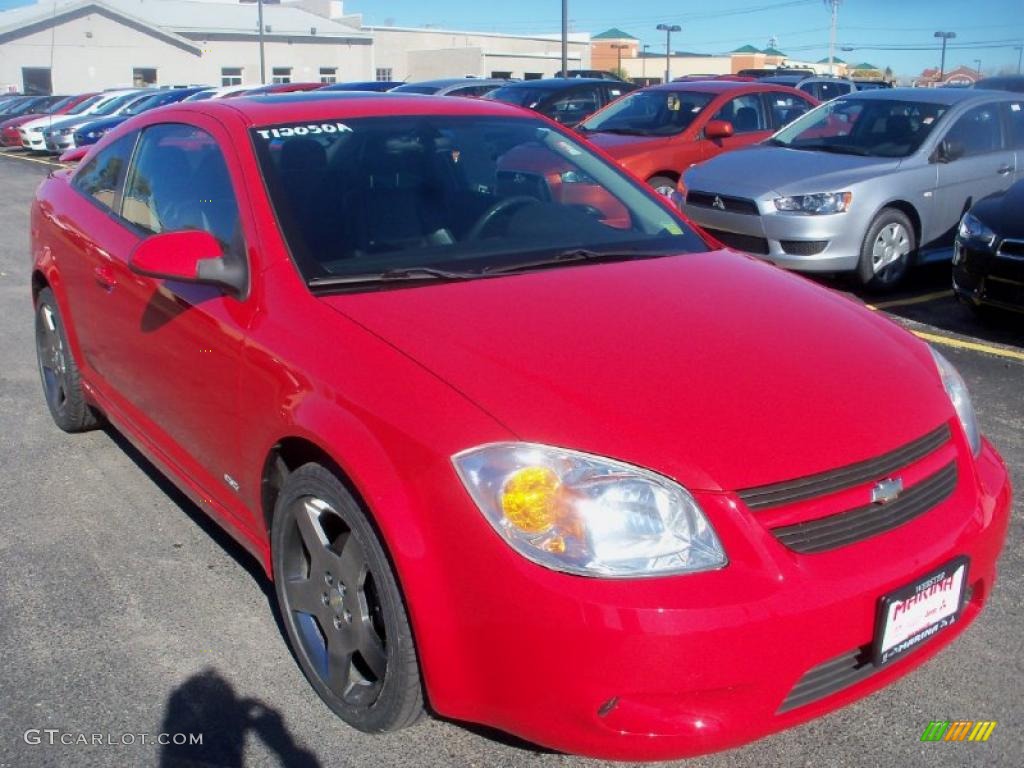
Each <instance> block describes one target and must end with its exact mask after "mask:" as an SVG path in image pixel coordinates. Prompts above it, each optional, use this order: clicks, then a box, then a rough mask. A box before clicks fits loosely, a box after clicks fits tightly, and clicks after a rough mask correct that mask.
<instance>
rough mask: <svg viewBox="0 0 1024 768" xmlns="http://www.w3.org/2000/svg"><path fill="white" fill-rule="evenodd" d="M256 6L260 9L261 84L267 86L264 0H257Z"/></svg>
mask: <svg viewBox="0 0 1024 768" xmlns="http://www.w3.org/2000/svg"><path fill="white" fill-rule="evenodd" d="M256 6H257V7H258V8H259V17H260V84H261V85H266V84H267V64H266V60H265V59H264V58H263V0H256Z"/></svg>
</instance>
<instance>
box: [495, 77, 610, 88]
mask: <svg viewBox="0 0 1024 768" xmlns="http://www.w3.org/2000/svg"><path fill="white" fill-rule="evenodd" d="M587 83H597V84H599V85H607V84H608V83H611V84H612V85H616V84H619V85H622V84H623V83H622V81H621V80H605V79H604V78H600V77H546V78H544V79H543V80H521V81H519V82H514V81H513V82H510V83H507V84H506V85H505V86H504V87H505V88H551V87H553V86H554V87H560V88H571V87H573V86H577V85H586V84H587Z"/></svg>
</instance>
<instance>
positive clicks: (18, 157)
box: [0, 152, 64, 168]
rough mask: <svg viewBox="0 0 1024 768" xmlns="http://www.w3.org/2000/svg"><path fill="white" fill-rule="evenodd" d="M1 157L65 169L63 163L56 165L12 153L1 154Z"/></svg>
mask: <svg viewBox="0 0 1024 768" xmlns="http://www.w3.org/2000/svg"><path fill="white" fill-rule="evenodd" d="M0 157H9V158H11V159H12V160H26V161H28V162H30V163H39V164H40V165H51V166H53V167H54V168H63V167H64V164H63V163H55V162H53V161H52V160H43V159H42V158H40V157H28V156H27V155H15V154H12V153H10V152H0Z"/></svg>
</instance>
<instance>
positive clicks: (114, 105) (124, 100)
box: [93, 93, 139, 116]
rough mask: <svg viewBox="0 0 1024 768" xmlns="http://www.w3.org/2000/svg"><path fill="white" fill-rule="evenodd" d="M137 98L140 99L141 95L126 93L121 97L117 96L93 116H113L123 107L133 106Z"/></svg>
mask: <svg viewBox="0 0 1024 768" xmlns="http://www.w3.org/2000/svg"><path fill="white" fill-rule="evenodd" d="M108 98H109V97H108ZM137 98H139V94H137V93H125V94H122V95H121V96H115V97H114V98H112V99H109V101H107V103H106V104H104V105H103V106H102V107H100V108H99V109H97V110H96V111H95V112H93V114H94V115H98V116H104V115H112V114H114V113H115V112H117V111H118V110H119V109H121V107H124V106H125V105H127V104H131V103H132V102H133V101H135V100H136V99H137Z"/></svg>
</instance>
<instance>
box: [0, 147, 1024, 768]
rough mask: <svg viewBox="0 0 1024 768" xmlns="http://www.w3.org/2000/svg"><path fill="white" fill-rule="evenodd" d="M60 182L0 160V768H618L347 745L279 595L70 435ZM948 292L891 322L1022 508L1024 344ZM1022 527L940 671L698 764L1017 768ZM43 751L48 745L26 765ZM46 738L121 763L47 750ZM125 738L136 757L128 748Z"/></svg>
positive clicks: (473, 732) (200, 529) (458, 742)
mask: <svg viewBox="0 0 1024 768" xmlns="http://www.w3.org/2000/svg"><path fill="white" fill-rule="evenodd" d="M51 167H52V166H51V165H48V164H46V163H45V162H41V161H40V160H39V159H38V158H25V157H24V156H21V155H3V156H0V233H2V237H0V328H2V332H0V464H2V467H3V470H4V471H3V472H2V473H0V525H2V533H0V768H13V767H14V766H19V767H20V766H42V765H47V766H48V765H53V766H78V765H82V766H106V765H110V766H119V767H120V766H135V765H140V766H141V765H160V766H164V767H170V766H190V765H196V766H199V765H202V766H207V765H209V766H243V765H244V766H272V765H284V766H289V767H290V766H299V767H301V768H305V767H307V766H309V767H312V766H345V765H351V766H356V765H360V766H362V765H367V764H375V765H376V764H380V765H402V766H451V765H458V766H497V765H501V766H538V767H546V766H597V765H602V764H603V763H600V762H599V761H593V760H586V759H582V758H576V757H569V756H564V755H558V754H552V753H548V752H544V751H542V750H539V749H536V748H533V747H531V746H529V745H526V744H522V743H520V742H518V741H516V740H515V739H513V738H511V737H508V736H504V735H502V734H500V733H495V732H491V731H486V730H484V729H481V728H477V727H471V726H464V725H462V724H457V723H452V722H446V721H442V720H438V719H434V718H429V719H425V720H423V721H421V722H420V723H419V724H418V725H416V726H415V727H413V728H411V729H409V730H406V731H403V732H400V733H397V734H391V735H387V736H377V737H372V736H367V735H364V734H361V733H358V732H356V731H354V730H352V729H350V728H348V727H347V726H345V725H344V724H342V723H341V722H340V721H338V720H336V719H335V718H334V716H333V715H331V713H330V712H329V711H328V709H327V708H326V706H324V705H323V704H322V703H321V702H320V700H319V699H318V698H317V697H316V695H315V694H314V693H313V691H312V689H311V688H310V687H309V686H308V685H307V684H306V682H305V680H304V679H303V677H302V675H301V673H300V671H299V669H298V667H297V665H296V664H295V663H294V661H293V660H292V657H291V655H290V654H289V651H288V649H287V647H286V644H285V640H284V637H283V634H282V632H281V629H280V628H279V625H278V623H277V621H276V620H275V614H274V610H273V608H272V604H273V591H272V589H271V587H270V585H269V584H268V582H267V581H266V579H265V578H264V577H263V575H262V572H261V570H260V569H259V567H258V565H257V564H256V563H255V562H254V561H253V560H251V558H250V557H249V556H248V555H247V554H246V553H245V552H244V551H243V550H242V548H241V547H240V546H238V545H236V544H235V543H234V542H233V541H232V540H231V539H230V538H229V537H228V536H227V535H226V534H224V533H222V532H221V531H220V529H219V528H218V527H217V526H216V525H215V524H213V523H212V522H210V521H209V520H208V519H207V518H205V517H204V515H203V514H202V513H201V512H200V511H199V510H198V509H197V508H195V507H194V506H193V505H191V504H190V503H189V502H188V501H186V500H185V498H184V497H183V496H182V495H181V494H179V493H178V492H177V491H175V490H174V488H173V487H172V486H171V485H170V483H169V482H167V481H166V480H164V479H163V478H162V477H161V476H160V475H158V473H157V472H156V471H155V470H154V469H153V468H152V467H151V466H150V465H149V464H148V462H147V461H146V460H145V459H144V458H142V457H141V456H140V455H139V454H138V453H137V452H136V451H135V450H134V449H133V448H131V447H130V446H129V445H128V444H127V442H126V441H124V440H123V439H122V438H121V437H120V436H119V435H117V433H116V432H113V431H97V432H92V433H88V434H83V435H76V436H68V435H65V434H63V433H62V432H60V431H59V430H58V429H57V428H56V427H55V426H54V425H53V423H52V422H51V420H50V417H49V414H48V413H47V410H46V407H45V404H44V402H43V399H42V396H41V393H40V387H39V382H38V374H37V371H36V365H35V357H34V350H33V334H32V310H31V306H30V299H29V289H28V277H29V270H30V262H29V247H28V244H29V234H28V207H29V201H30V200H31V197H32V193H33V191H34V189H35V187H36V185H37V184H38V182H39V180H40V179H41V178H42V177H43V176H44V175H45V174H46V173H47V172H48V171H49V170H50V169H51ZM948 282H949V281H948V265H944V266H941V267H934V268H929V269H926V270H921V271H919V272H918V273H917V274H915V276H914V278H913V281H912V283H911V285H909V286H908V288H907V290H906V291H904V292H902V293H900V294H898V295H896V296H891V297H886V299H885V300H884V301H883V300H878V301H874V302H873V306H874V307H875V308H876V309H877V311H880V312H885V313H887V314H888V315H890V316H891V317H892V318H893V319H894V320H895V321H896V322H898V323H900V324H902V325H904V326H906V327H908V328H910V329H911V330H913V331H915V332H918V333H920V334H922V335H925V337H926V338H929V339H930V340H931V341H933V342H934V343H936V344H938V345H939V346H940V348H941V350H942V352H943V353H944V354H946V355H947V357H949V358H950V360H951V361H952V362H953V363H954V364H955V365H957V366H958V367H959V369H960V371H961V372H962V373H963V375H964V378H965V379H966V380H967V383H968V385H969V386H970V388H971V391H972V394H973V398H974V403H975V406H976V408H977V410H978V413H979V417H980V420H981V423H982V426H983V429H984V431H985V433H986V434H987V435H988V437H989V438H990V439H991V440H992V442H993V443H995V444H996V445H997V447H998V448H999V449H1000V450H1001V451H1002V453H1003V456H1004V458H1005V460H1006V462H1007V464H1008V465H1009V466H1010V469H1011V472H1012V474H1013V479H1014V485H1015V487H1016V488H1018V489H1019V488H1022V487H1024V397H1022V393H1024V327H1022V325H1021V324H1020V323H1017V324H1015V325H1012V324H1011V322H1012V321H1011V320H1009V319H1008V320H1007V323H1006V324H1005V325H1002V326H1001V325H994V326H987V325H982V324H980V323H979V322H978V321H977V320H976V319H974V317H973V316H972V315H971V314H970V312H969V311H968V310H967V309H966V308H964V307H961V306H959V305H958V304H956V302H955V301H954V300H953V299H952V297H951V295H950V294H949V291H948ZM832 285H835V286H837V287H840V288H841V287H842V284H841V283H833V284H832ZM864 300H865V301H866V302H867V303H869V304H871V303H872V301H873V300H872V299H871V298H869V297H865V299H864ZM878 397H879V398H884V397H885V392H884V391H879V392H878ZM1022 516H1024V503H1022V502H1021V501H1020V495H1019V494H1018V500H1017V501H1016V502H1015V505H1014V511H1013V521H1012V523H1011V528H1010V534H1009V539H1008V541H1007V545H1006V549H1005V551H1004V554H1003V557H1002V560H1001V579H1000V583H999V584H998V585H997V588H996V590H995V592H994V594H993V596H992V598H991V600H990V602H989V605H988V609H987V611H986V612H985V613H984V614H983V615H982V617H981V618H980V619H979V621H977V622H976V623H975V625H974V626H973V627H972V628H971V629H970V630H969V631H967V632H966V634H965V635H964V636H962V637H961V638H959V639H958V640H957V641H956V642H955V643H954V644H953V645H952V646H951V647H950V648H949V649H948V650H947V651H946V652H944V653H943V654H941V655H940V656H939V657H938V658H936V659H934V660H932V661H931V662H929V663H928V664H926V665H925V666H924V667H922V668H921V669H919V670H917V671H916V672H914V673H912V674H911V675H910V676H909V677H907V678H904V679H903V680H901V681H899V682H897V683H896V684H895V685H893V686H891V687H889V688H888V689H886V690H884V691H881V692H879V693H877V694H875V695H873V696H871V697H869V698H867V699H866V700H863V701H861V702H859V703H857V704H855V705H853V706H850V707H847V708H846V709H843V710H841V711H839V712H836V713H833V714H832V715H830V716H827V717H825V718H822V719H819V720H817V721H814V722H811V723H809V724H806V725H804V726H801V727H799V728H796V729H793V730H790V731H787V732H784V733H781V734H777V735H775V736H773V737H770V738H767V739H764V740H762V741H760V742H757V743H755V744H753V745H749V746H747V747H745V748H742V749H738V750H734V751H731V752H727V753H723V754H720V755H715V756H712V757H708V758H703V759H697V760H692V761H688V762H686V763H685V764H686V765H688V766H694V767H695V768H726V767H727V766H728V767H730V768H732V767H737V768H738V767H739V766H758V767H760V766H772V765H780V766H811V765H828V766H872V767H874V766H884V765H897V764H899V765H913V766H916V765H921V766H924V765H927V766H982V765H984V766H994V765H1005V766H1020V765H1021V764H1022V763H1024V698H1022V697H1021V694H1020V681H1021V679H1022V675H1024V613H1022V611H1021V608H1020V600H1019V595H1020V594H1021V591H1022V590H1024V525H1022ZM865 567H870V564H865ZM549 695H557V694H556V693H551V694H549ZM932 720H995V721H997V722H998V726H997V727H996V728H995V730H994V732H993V734H992V736H991V738H990V739H989V741H988V742H986V743H969V742H963V743H922V742H921V741H920V737H921V734H922V731H923V730H924V728H925V726H926V725H927V724H928V723H929V722H930V721H932ZM31 729H39V731H40V732H41V733H40V734H39V741H41V742H42V743H29V742H31V741H35V740H36V739H35V738H34V736H35V734H30V737H29V738H28V739H26V732H27V731H30V730H31ZM44 729H58V730H59V731H60V732H61V733H63V734H72V735H73V736H74V737H76V738H73V739H72V740H77V735H78V734H86V735H90V738H91V735H92V734H101V735H102V737H103V740H104V741H106V740H108V735H109V739H110V740H113V741H116V742H118V743H116V744H113V745H110V744H105V743H104V744H80V743H79V744H71V745H62V744H60V743H59V738H58V743H57V744H54V745H50V744H49V743H48V742H47V738H48V737H47V734H46V733H45V731H44ZM161 732H167V733H179V732H180V733H201V734H202V735H203V745H202V747H201V748H198V747H197V748H192V749H184V748H175V747H161V746H158V745H155V744H150V743H147V744H143V743H142V736H141V734H151V736H149V737H148V738H155V734H158V733H161ZM126 735H133V738H132V740H133V742H134V743H130V744H122V743H120V741H122V740H124V739H123V738H122V737H123V736H126Z"/></svg>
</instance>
